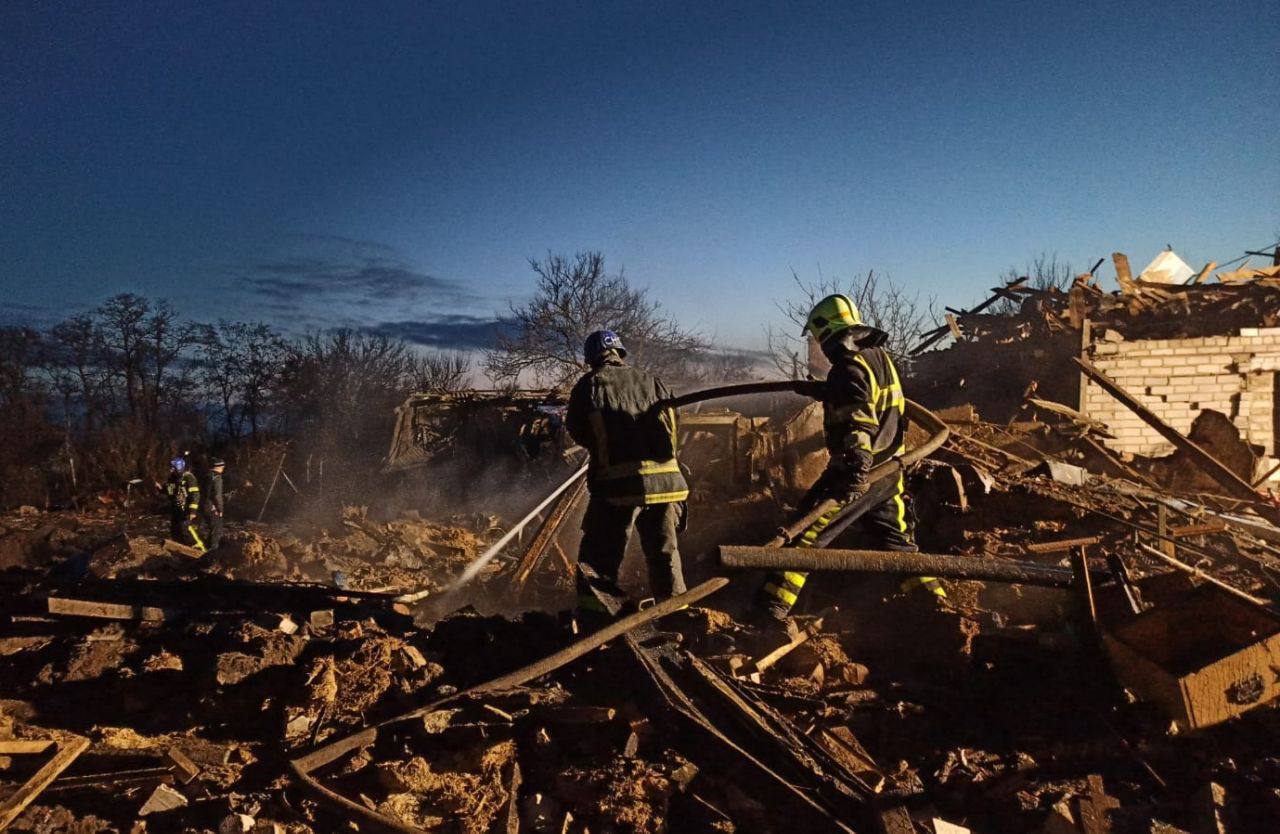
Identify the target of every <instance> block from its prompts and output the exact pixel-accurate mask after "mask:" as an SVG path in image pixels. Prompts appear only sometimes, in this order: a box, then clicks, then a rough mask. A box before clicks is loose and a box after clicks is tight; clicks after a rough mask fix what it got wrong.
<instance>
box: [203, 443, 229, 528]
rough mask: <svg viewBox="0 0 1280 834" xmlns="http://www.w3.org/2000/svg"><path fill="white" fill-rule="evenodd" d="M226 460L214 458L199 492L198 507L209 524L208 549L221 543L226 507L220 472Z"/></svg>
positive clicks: (224, 466) (224, 467)
mask: <svg viewBox="0 0 1280 834" xmlns="http://www.w3.org/2000/svg"><path fill="white" fill-rule="evenodd" d="M226 466H227V465H226V462H225V461H223V460H222V459H221V458H215V459H214V460H213V462H212V463H211V464H210V465H209V471H208V472H207V473H205V476H204V489H203V491H202V492H201V500H200V507H201V509H202V510H203V512H204V518H205V523H207V524H208V525H209V549H210V550H217V549H218V545H219V544H221V543H222V515H223V511H224V509H225V508H226V504H225V500H224V498H223V494H222V473H223V472H224V471H225V470H226Z"/></svg>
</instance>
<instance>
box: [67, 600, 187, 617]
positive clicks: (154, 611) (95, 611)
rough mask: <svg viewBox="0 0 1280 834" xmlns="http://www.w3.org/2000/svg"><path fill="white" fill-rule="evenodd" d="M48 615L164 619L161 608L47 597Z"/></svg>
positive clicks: (163, 612) (163, 611)
mask: <svg viewBox="0 0 1280 834" xmlns="http://www.w3.org/2000/svg"><path fill="white" fill-rule="evenodd" d="M48 603H49V613H50V614H59V615H61V616H64V617H94V618H97V619H100V620H150V621H155V622H159V621H161V620H164V619H165V610H164V609H163V608H153V607H152V606H149V605H127V604H123V603H118V602H95V601H93V600H87V599H67V598H65V597H49V600H48Z"/></svg>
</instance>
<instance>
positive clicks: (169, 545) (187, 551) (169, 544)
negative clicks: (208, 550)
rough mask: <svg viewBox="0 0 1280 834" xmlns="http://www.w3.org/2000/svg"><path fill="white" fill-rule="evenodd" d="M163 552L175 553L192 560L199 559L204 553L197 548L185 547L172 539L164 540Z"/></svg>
mask: <svg viewBox="0 0 1280 834" xmlns="http://www.w3.org/2000/svg"><path fill="white" fill-rule="evenodd" d="M164 551H165V552H166V553H177V554H179V555H181V556H189V557H191V558H192V559H199V558H200V557H201V556H203V555H204V552H203V551H201V550H198V549H197V548H194V547H191V546H189V545H185V544H183V543H182V542H175V541H174V540H173V539H165V540H164Z"/></svg>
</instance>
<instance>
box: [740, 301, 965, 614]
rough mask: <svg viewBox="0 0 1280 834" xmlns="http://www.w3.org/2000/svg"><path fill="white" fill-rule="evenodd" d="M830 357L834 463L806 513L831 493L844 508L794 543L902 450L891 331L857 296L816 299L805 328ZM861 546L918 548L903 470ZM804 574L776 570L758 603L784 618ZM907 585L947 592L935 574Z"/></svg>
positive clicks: (826, 412)
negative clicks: (873, 322) (867, 314)
mask: <svg viewBox="0 0 1280 834" xmlns="http://www.w3.org/2000/svg"><path fill="white" fill-rule="evenodd" d="M803 332H804V333H807V334H810V335H812V336H813V338H814V339H815V340H816V341H817V343H818V345H819V346H820V347H821V348H822V352H823V354H824V355H825V356H826V357H827V359H829V360H830V361H831V371H830V372H829V373H828V375H827V384H826V393H825V394H824V395H823V400H822V411H823V429H824V432H825V434H826V445H827V451H828V452H830V454H831V461H830V463H828V464H827V468H826V470H825V471H824V472H823V473H822V475H821V477H819V478H818V481H817V482H816V483H815V484H814V485H813V487H812V488H811V489H810V490H809V492H808V493H807V494H806V495H805V497H804V499H803V500H802V501H801V505H800V513H801V514H803V513H807V512H809V511H810V510H812V509H813V508H814V507H816V506H817V505H818V504H821V503H822V502H823V501H826V500H827V499H833V500H835V501H837V502H838V503H839V507H837V508H836V509H833V510H831V511H830V512H828V513H827V514H825V515H823V516H822V517H821V518H819V519H818V520H817V521H816V522H814V524H813V526H811V527H810V528H809V529H808V530H806V531H805V532H804V534H803V535H802V536H801V537H800V538H799V539H798V540H797V544H796V545H795V546H797V547H812V546H813V543H814V541H815V540H816V539H817V537H818V534H820V533H821V532H822V531H823V530H824V529H825V528H826V527H827V525H828V524H830V523H831V521H832V520H833V519H834V518H835V516H836V515H837V514H838V513H839V512H840V510H842V509H843V508H844V507H846V506H848V505H849V504H850V503H852V502H853V501H856V500H857V499H858V498H860V497H862V495H864V494H865V493H866V491H867V473H868V472H869V471H870V470H871V468H872V467H873V466H875V465H877V464H880V463H884V462H885V461H887V460H889V459H890V458H893V457H894V456H896V455H900V454H901V453H902V452H903V450H904V446H903V438H904V436H905V435H906V416H905V406H906V398H905V397H904V396H903V393H902V382H901V380H900V379H899V378H898V369H897V367H896V366H895V365H894V364H893V359H892V358H891V357H890V356H889V352H888V351H886V350H885V349H884V343H885V342H886V341H887V340H888V338H889V337H888V334H887V333H885V332H884V331H883V330H879V329H877V328H875V327H871V326H869V325H867V324H864V323H863V321H862V316H861V315H860V314H859V312H858V308H857V306H856V305H855V304H854V303H853V301H852V300H851V299H850V298H849V297H848V296H844V295H829V296H827V297H826V298H824V299H822V300H821V301H819V302H818V303H817V304H816V305H814V308H813V310H812V311H811V312H810V313H809V317H808V320H807V322H806V324H805V327H804V331H803ZM859 526H860V532H861V534H862V536H863V539H862V540H861V541H860V542H859V545H860V546H863V547H867V548H870V549H877V550H896V551H906V552H912V551H915V550H916V544H915V519H914V517H913V514H912V512H911V509H910V498H909V496H907V494H906V491H905V488H904V484H903V481H902V476H901V475H899V476H898V482H897V485H896V488H895V489H894V491H893V494H892V495H891V496H890V497H888V498H886V499H885V500H884V501H881V502H880V503H879V504H877V505H876V506H875V507H873V508H872V509H871V510H869V511H868V512H867V513H866V514H865V515H863V516H862V517H861V519H860V522H859ZM806 579H807V574H805V573H802V572H799V571H782V572H778V573H774V574H771V575H770V576H769V578H768V580H767V582H766V583H765V585H764V587H763V589H762V590H761V594H760V603H761V605H762V607H763V609H764V612H765V613H766V614H767V615H768V617H769V618H771V619H776V620H779V621H785V620H786V618H787V617H788V615H789V614H790V612H791V609H792V607H793V606H794V605H795V604H796V600H797V599H798V598H799V595H800V592H801V590H802V589H803V588H804V585H805V580H806ZM909 584H913V585H923V586H924V587H925V588H927V589H928V590H930V591H932V592H933V593H935V594H937V595H938V596H946V592H945V591H944V590H943V589H942V586H941V585H940V584H939V583H938V581H937V580H936V579H933V578H932V577H919V578H916V579H913V580H910V583H909Z"/></svg>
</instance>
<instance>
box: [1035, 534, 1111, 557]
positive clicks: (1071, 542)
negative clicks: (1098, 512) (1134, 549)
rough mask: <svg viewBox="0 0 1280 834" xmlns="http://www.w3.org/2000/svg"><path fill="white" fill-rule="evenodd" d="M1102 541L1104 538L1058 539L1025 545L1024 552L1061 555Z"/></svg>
mask: <svg viewBox="0 0 1280 834" xmlns="http://www.w3.org/2000/svg"><path fill="white" fill-rule="evenodd" d="M1100 541H1102V536H1085V537H1083V538H1079V539H1058V540H1057V541H1051V542H1032V543H1031V544H1027V545H1023V548H1022V549H1023V550H1025V551H1027V552H1028V553H1061V552H1063V551H1065V550H1070V549H1071V548H1073V547H1087V546H1089V545H1091V544H1097V543H1098V542H1100Z"/></svg>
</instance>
